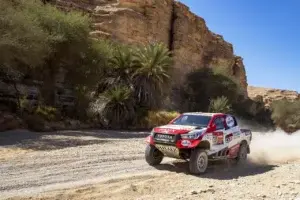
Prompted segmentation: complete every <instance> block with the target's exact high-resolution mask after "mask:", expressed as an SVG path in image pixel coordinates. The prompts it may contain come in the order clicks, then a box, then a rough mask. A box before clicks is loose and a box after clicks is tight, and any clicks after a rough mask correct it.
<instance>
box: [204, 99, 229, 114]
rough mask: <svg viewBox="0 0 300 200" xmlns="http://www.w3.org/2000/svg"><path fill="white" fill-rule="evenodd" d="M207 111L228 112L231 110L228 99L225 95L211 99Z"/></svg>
mask: <svg viewBox="0 0 300 200" xmlns="http://www.w3.org/2000/svg"><path fill="white" fill-rule="evenodd" d="M209 111H210V112H216V113H218V112H221V113H230V112H231V111H232V110H231V104H230V103H229V100H228V98H227V97H225V96H221V97H218V98H216V99H212V100H211V102H210V105H209Z"/></svg>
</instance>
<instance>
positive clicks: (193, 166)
mask: <svg viewBox="0 0 300 200" xmlns="http://www.w3.org/2000/svg"><path fill="white" fill-rule="evenodd" d="M189 165H190V172H191V173H192V174H201V173H204V172H205V171H206V169H207V166H208V156H207V153H206V151H205V150H204V149H195V150H194V151H193V152H192V155H191V159H190V163H189Z"/></svg>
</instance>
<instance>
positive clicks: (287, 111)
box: [271, 100, 300, 133]
mask: <svg viewBox="0 0 300 200" xmlns="http://www.w3.org/2000/svg"><path fill="white" fill-rule="evenodd" d="M271 109H272V119H273V120H274V122H275V124H276V125H277V126H279V127H280V128H281V129H283V130H284V131H286V132H288V133H292V132H295V131H297V130H299V129H300V100H297V101H294V102H291V101H288V100H278V101H274V102H273V103H272V104H271Z"/></svg>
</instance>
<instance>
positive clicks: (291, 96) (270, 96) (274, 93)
mask: <svg viewBox="0 0 300 200" xmlns="http://www.w3.org/2000/svg"><path fill="white" fill-rule="evenodd" d="M247 91H248V95H249V97H250V98H251V99H253V100H258V99H260V100H261V98H262V100H263V102H264V103H265V106H266V107H270V104H271V103H272V102H273V101H275V100H282V99H287V100H289V101H294V100H297V99H300V94H299V93H298V92H296V91H291V90H280V89H272V88H262V87H254V86H248V87H247Z"/></svg>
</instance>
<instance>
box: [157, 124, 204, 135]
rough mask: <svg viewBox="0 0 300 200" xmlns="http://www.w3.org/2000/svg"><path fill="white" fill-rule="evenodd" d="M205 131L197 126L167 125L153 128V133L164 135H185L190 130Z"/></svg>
mask: <svg viewBox="0 0 300 200" xmlns="http://www.w3.org/2000/svg"><path fill="white" fill-rule="evenodd" d="M195 129H198V130H205V129H206V128H198V126H186V125H174V124H168V125H164V126H159V127H155V128H154V129H153V132H155V133H166V134H174V135H176V134H185V133H188V132H190V131H192V130H195Z"/></svg>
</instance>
